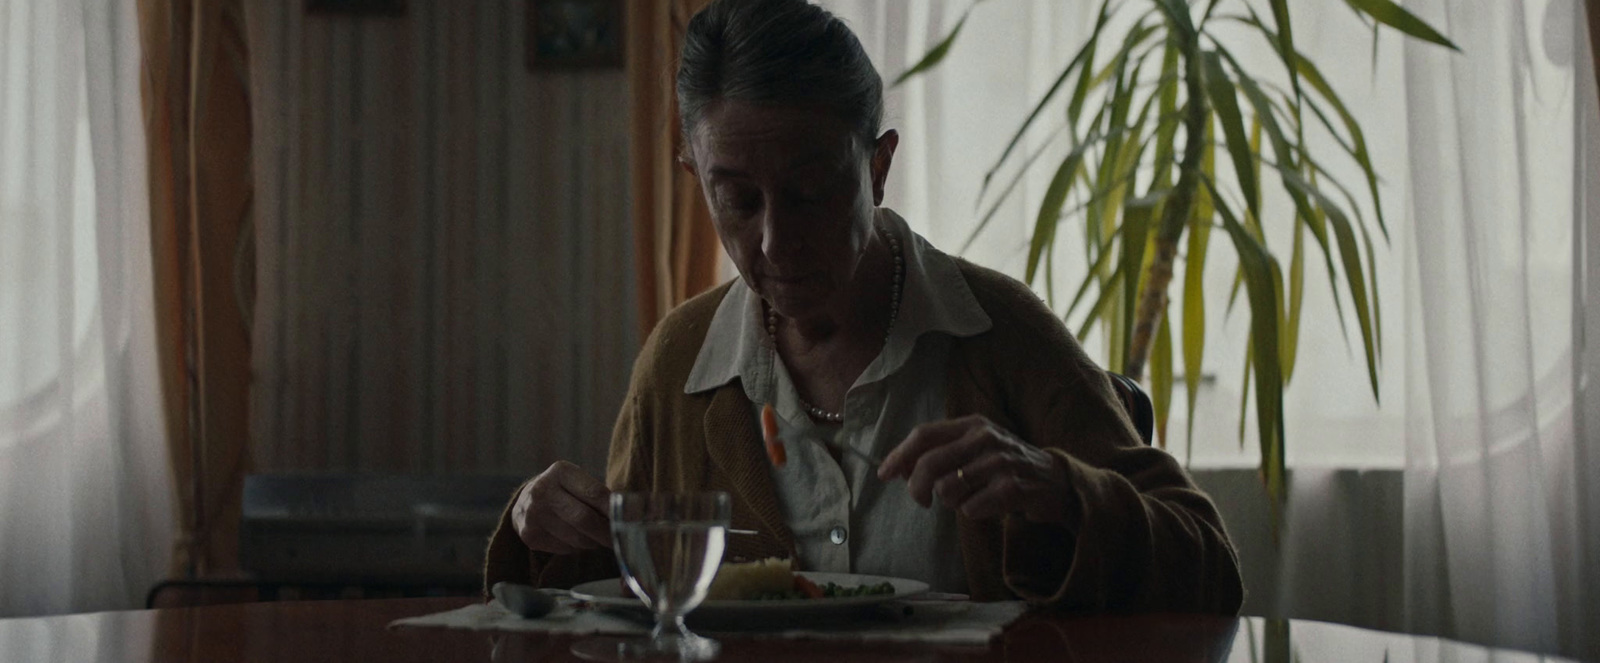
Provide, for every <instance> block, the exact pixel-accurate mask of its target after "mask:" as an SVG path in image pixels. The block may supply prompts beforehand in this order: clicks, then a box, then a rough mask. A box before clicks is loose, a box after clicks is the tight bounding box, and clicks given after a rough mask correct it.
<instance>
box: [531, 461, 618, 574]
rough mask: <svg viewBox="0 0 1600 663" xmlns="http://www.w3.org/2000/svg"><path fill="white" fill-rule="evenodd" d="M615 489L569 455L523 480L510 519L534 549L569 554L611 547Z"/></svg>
mask: <svg viewBox="0 0 1600 663" xmlns="http://www.w3.org/2000/svg"><path fill="white" fill-rule="evenodd" d="M610 503H611V491H610V490H609V489H607V488H606V486H605V484H603V483H600V481H599V480H598V479H595V478H594V477H592V476H590V475H589V473H588V472H585V471H583V469H582V468H580V467H578V466H577V465H574V464H572V463H569V462H567V461H564V460H560V461H556V462H555V463H554V464H552V465H551V466H550V468H549V469H547V470H545V471H543V472H540V473H539V476H536V477H534V478H533V480H532V481H529V482H528V483H525V484H523V485H522V490H521V491H520V492H518V493H517V501H516V504H514V505H512V507H511V524H512V526H513V527H515V528H516V530H517V536H518V537H519V538H521V539H522V543H523V544H525V545H527V546H528V549H529V550H536V551H542V552H548V553H555V554H557V555H566V554H570V553H575V552H578V551H581V550H593V549H595V548H610V547H611V519H610V517H609V516H608V515H607V514H608V513H610V508H611V507H610Z"/></svg>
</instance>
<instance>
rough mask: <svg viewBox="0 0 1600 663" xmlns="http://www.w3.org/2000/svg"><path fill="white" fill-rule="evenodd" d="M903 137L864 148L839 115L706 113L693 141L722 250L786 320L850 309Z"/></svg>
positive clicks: (739, 106)
mask: <svg viewBox="0 0 1600 663" xmlns="http://www.w3.org/2000/svg"><path fill="white" fill-rule="evenodd" d="M897 142H898V137H897V136H896V135H895V133H894V132H893V131H889V132H886V133H885V134H884V135H883V136H882V137H880V138H879V139H878V140H877V143H876V145H862V144H861V143H862V141H861V139H859V138H857V137H856V136H855V134H854V132H853V131H851V128H850V127H849V126H848V125H847V124H846V123H844V122H843V121H841V120H840V119H838V118H837V117H835V116H834V115H833V114H831V113H828V112H825V111H821V110H816V109H806V108H779V107H769V106H757V105H752V104H747V103H742V102H737V101H720V102H716V103H713V104H711V105H709V106H708V107H707V109H706V112H705V114H704V115H703V116H702V117H701V119H700V123H699V125H698V126H696V127H695V130H694V133H693V134H692V135H691V137H690V159H691V161H690V162H686V163H685V166H686V167H688V168H690V169H691V170H692V172H694V173H695V174H696V175H698V176H699V178H700V188H701V190H702V191H703V192H704V193H705V197H706V203H707V204H708V205H709V206H710V209H711V219H712V222H713V224H714V225H715V226H716V229H717V235H718V236H719V237H720V238H721V239H722V246H723V247H724V248H726V249H727V251H728V255H729V256H730V257H732V259H733V264H734V265H735V266H736V267H737V268H738V269H739V275H740V276H742V277H743V278H744V281H745V283H746V284H747V285H749V286H750V289H752V290H754V291H755V292H756V293H757V294H759V295H760V296H761V297H762V298H763V299H765V300H767V302H768V304H769V305H771V306H772V307H773V308H774V309H775V310H776V311H777V312H778V313H779V314H780V315H783V316H785V317H795V318H807V317H812V316H816V315H819V314H825V313H828V312H835V313H842V312H844V311H846V310H847V307H848V304H849V302H848V301H847V300H848V298H849V297H850V290H851V288H850V285H851V284H852V283H853V282H854V280H855V277H856V272H857V269H858V268H859V267H860V265H861V259H862V256H863V255H864V254H865V251H866V249H867V247H868V245H869V242H870V241H871V237H872V230H873V221H872V219H873V208H875V207H876V206H877V205H878V203H880V202H882V200H883V182H884V179H885V178H886V177H887V176H888V173H889V163H890V160H891V159H892V158H893V155H894V148H895V145H896V143H897Z"/></svg>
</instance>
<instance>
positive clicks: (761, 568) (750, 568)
mask: <svg viewBox="0 0 1600 663" xmlns="http://www.w3.org/2000/svg"><path fill="white" fill-rule="evenodd" d="M793 576H794V563H793V562H791V561H790V560H787V559H778V558H776V557H769V558H767V559H762V560H757V561H754V562H724V563H723V564H722V565H721V566H719V567H717V575H716V577H715V578H712V579H711V589H709V590H707V591H706V600H708V601H738V600H741V599H748V598H754V597H756V596H758V595H760V594H766V593H770V592H783V591H788V590H789V589H790V588H791V587H793V586H794V579H793Z"/></svg>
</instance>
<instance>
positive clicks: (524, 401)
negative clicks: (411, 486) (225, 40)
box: [246, 0, 638, 474]
mask: <svg viewBox="0 0 1600 663" xmlns="http://www.w3.org/2000/svg"><path fill="white" fill-rule="evenodd" d="M304 4H305V3H303V2H284V1H283V0H247V2H246V5H247V14H248V25H249V32H250V34H249V41H250V48H251V54H250V57H251V67H252V69H251V75H252V77H253V79H254V80H253V81H252V87H253V100H252V101H253V106H254V107H253V115H254V122H255V125H256V126H255V136H256V144H255V152H256V154H255V168H256V180H257V200H256V210H257V217H256V219H255V221H256V224H257V228H256V238H257V243H258V246H257V251H258V261H259V270H258V274H259V282H258V289H257V292H258V300H257V303H256V309H255V318H254V322H253V329H254V340H255V348H256V352H255V357H254V362H253V363H254V367H253V368H254V381H253V385H252V395H251V409H252V413H251V416H252V422H251V423H252V427H251V428H252V436H253V438H254V440H253V443H254V449H255V469H256V471H286V470H341V471H372V472H408V473H409V472H414V473H475V472H511V473H523V474H526V473H530V472H533V471H535V470H536V469H540V468H543V467H544V466H545V465H547V464H548V463H549V462H551V461H552V460H554V459H556V458H569V459H572V460H575V461H579V462H582V463H586V464H588V465H589V466H591V467H594V468H596V471H598V469H599V468H600V467H601V466H602V465H603V458H604V452H605V446H606V443H607V440H608V439H609V437H610V429H611V423H612V420H613V418H614V417H615V413H616V410H617V406H618V405H619V404H620V402H621V399H622V396H623V393H624V390H625V389H626V380H627V375H628V372H629V367H630V365H631V362H632V358H633V355H634V354H635V352H637V347H638V339H637V333H636V331H635V327H636V325H635V322H634V318H635V312H634V295H633V271H632V267H631V265H632V257H631V253H632V251H631V246H632V245H631V239H630V238H631V234H630V233H629V228H628V216H627V212H628V205H629V202H628V191H627V173H628V165H627V159H628V150H627V130H626V129H627V86H626V82H625V80H624V77H623V72H622V70H621V68H620V67H618V68H610V69H599V70H582V71H563V72H552V71H540V72H530V71H529V70H528V69H527V67H526V65H525V63H524V57H523V44H524V35H525V31H526V23H525V14H524V12H525V10H526V6H527V3H526V2H525V1H524V0H494V1H493V2H487V1H485V2H449V1H448V0H408V2H407V3H406V5H407V8H406V14H405V15H404V16H403V17H399V18H384V17H363V18H355V17H347V16H325V15H307V14H306V13H305V12H304V10H303V7H304Z"/></svg>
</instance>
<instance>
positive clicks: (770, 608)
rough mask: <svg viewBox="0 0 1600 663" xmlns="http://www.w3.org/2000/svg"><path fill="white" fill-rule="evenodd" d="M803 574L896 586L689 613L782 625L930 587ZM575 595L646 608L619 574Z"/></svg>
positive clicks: (707, 606) (823, 580) (712, 606)
mask: <svg viewBox="0 0 1600 663" xmlns="http://www.w3.org/2000/svg"><path fill="white" fill-rule="evenodd" d="M800 575H802V576H805V577H806V579H807V580H810V581H811V582H814V583H817V584H818V585H827V584H828V583H830V582H831V583H833V584H836V585H840V586H843V587H855V586H857V585H876V584H879V583H884V582H887V583H889V584H890V585H893V586H894V593H893V594H876V595H872V596H846V597H840V598H821V599H776V600H768V601H705V602H703V603H701V604H700V607H698V608H695V609H694V612H692V613H690V615H689V617H690V619H691V622H693V621H701V622H704V623H711V622H716V623H719V624H734V625H739V626H743V625H752V624H756V625H759V622H767V623H770V624H771V625H772V626H782V625H783V624H784V623H787V622H789V621H792V620H795V619H811V618H826V617H830V616H843V615H852V614H858V613H860V612H861V611H863V610H871V609H873V608H874V607H875V606H877V605H879V604H881V603H885V602H888V601H896V600H899V599H904V598H908V597H912V596H916V595H918V594H923V593H925V592H927V591H928V583H925V582H921V581H918V580H907V579H905V578H889V577H885V576H867V575H857V574H854V573H819V572H810V571H802V572H800ZM572 596H573V598H577V599H580V600H584V601H588V602H590V603H593V604H595V605H598V606H601V607H605V608H620V609H624V610H627V611H630V612H632V611H641V612H645V611H647V608H646V606H645V604H644V602H643V601H640V600H639V598H638V597H637V596H634V595H633V592H631V591H624V590H623V587H622V580H621V579H620V578H611V579H608V580H596V581H594V582H586V583H583V584H581V585H578V586H577V587H573V588H572Z"/></svg>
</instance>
